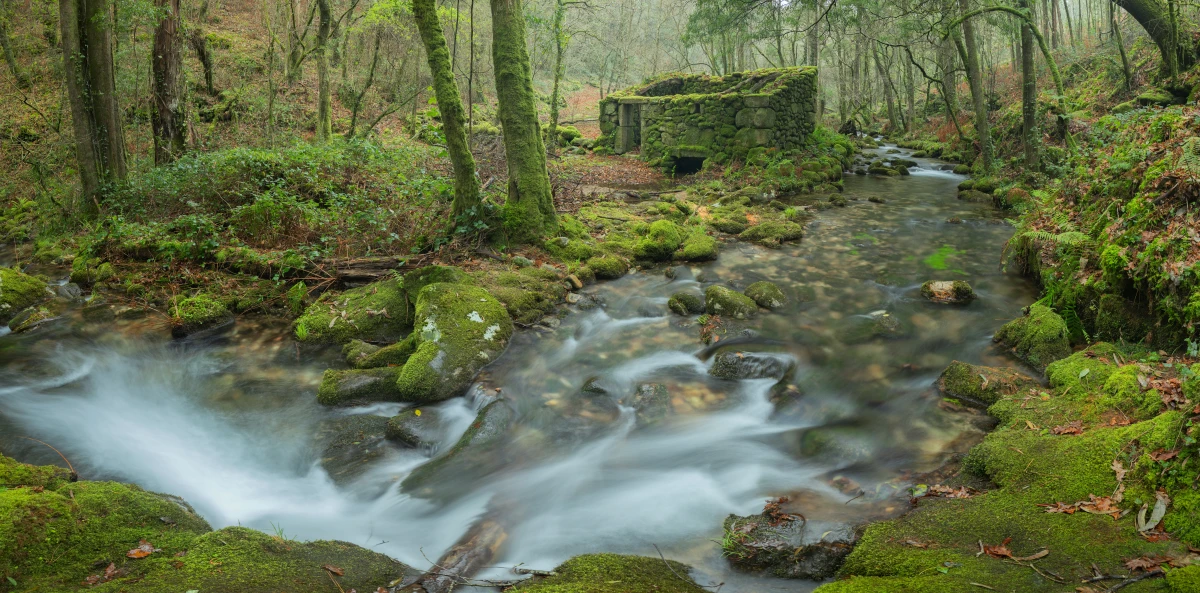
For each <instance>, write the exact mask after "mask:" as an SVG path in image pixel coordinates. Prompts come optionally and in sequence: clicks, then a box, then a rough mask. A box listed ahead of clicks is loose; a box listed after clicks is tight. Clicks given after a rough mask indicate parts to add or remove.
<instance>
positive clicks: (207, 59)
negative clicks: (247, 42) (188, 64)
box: [190, 25, 217, 96]
mask: <svg viewBox="0 0 1200 593" xmlns="http://www.w3.org/2000/svg"><path fill="white" fill-rule="evenodd" d="M190 41H191V43H192V49H193V50H194V51H195V52H196V59H197V60H199V61H200V68H201V69H203V70H204V90H205V91H207V92H208V94H209V95H214V96H215V95H216V94H217V90H216V89H215V88H214V87H213V58H212V51H210V50H209V48H208V35H205V34H204V28H203V27H200V26H198V25H196V26H193V27H192V35H191V38H190Z"/></svg>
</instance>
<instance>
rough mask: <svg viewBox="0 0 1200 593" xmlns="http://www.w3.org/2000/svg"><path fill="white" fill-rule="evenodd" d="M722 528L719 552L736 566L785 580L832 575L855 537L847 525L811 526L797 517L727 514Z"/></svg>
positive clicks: (847, 552) (821, 577) (851, 545)
mask: <svg viewBox="0 0 1200 593" xmlns="http://www.w3.org/2000/svg"><path fill="white" fill-rule="evenodd" d="M724 529H725V535H724V537H723V538H722V540H721V551H722V553H723V554H724V555H725V557H726V558H728V559H729V562H730V563H731V564H733V566H734V567H735V568H737V569H739V570H746V571H754V572H760V571H766V572H769V573H770V574H772V575H774V576H777V577H781V578H788V579H810V580H816V581H820V580H824V579H827V578H829V577H831V576H833V575H834V573H836V572H837V569H838V568H839V567H840V566H841V565H842V562H843V561H844V560H845V558H846V556H848V555H849V554H850V550H851V549H852V547H853V545H854V539H855V538H854V533H853V530H852V529H850V528H849V527H848V526H844V525H842V526H837V525H828V524H824V523H822V524H820V525H816V524H814V525H810V524H809V523H808V521H807V520H803V519H802V518H801V517H798V516H784V517H770V516H767V515H766V514H760V515H751V516H748V517H739V516H737V515H729V516H728V517H727V518H726V519H725V523H724Z"/></svg>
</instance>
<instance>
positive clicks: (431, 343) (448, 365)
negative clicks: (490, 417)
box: [397, 283, 513, 402]
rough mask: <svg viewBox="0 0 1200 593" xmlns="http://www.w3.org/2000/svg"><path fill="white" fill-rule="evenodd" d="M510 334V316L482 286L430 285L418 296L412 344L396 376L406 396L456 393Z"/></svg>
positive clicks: (505, 343)
mask: <svg viewBox="0 0 1200 593" xmlns="http://www.w3.org/2000/svg"><path fill="white" fill-rule="evenodd" d="M512 333H513V323H512V318H511V317H510V316H509V314H508V311H507V310H506V309H505V308H504V305H502V304H501V303H500V301H498V300H496V298H495V297H493V296H492V295H491V294H488V292H487V291H486V290H484V289H482V288H478V287H474V286H467V285H463V284H443V283H438V284H430V285H428V286H426V287H425V288H422V289H421V292H420V293H419V294H418V296H417V315H416V324H415V326H414V330H413V336H414V337H410V338H409V339H411V340H413V341H414V342H413V344H414V346H415V348H414V351H413V353H412V355H411V356H410V357H409V358H408V360H407V361H406V362H405V363H404V366H403V367H401V369H402V370H401V372H400V377H399V380H398V381H397V386H398V388H399V391H400V394H401V397H402V398H403V399H404V400H405V401H414V402H428V401H440V400H443V399H446V398H449V397H453V396H456V395H459V394H460V393H461V392H462V390H463V389H464V388H466V387H467V385H470V383H471V381H472V380H473V379H474V378H475V374H476V373H477V372H479V369H481V368H483V367H484V365H486V364H488V363H489V362H491V361H493V360H495V358H496V357H497V356H499V355H500V353H501V352H503V351H504V349H505V347H507V346H508V339H509V337H510V336H512Z"/></svg>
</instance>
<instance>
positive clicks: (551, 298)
mask: <svg viewBox="0 0 1200 593" xmlns="http://www.w3.org/2000/svg"><path fill="white" fill-rule="evenodd" d="M567 281H569V280H567V279H564V278H562V277H561V276H560V275H559V272H557V271H555V270H550V269H546V268H542V267H528V268H522V269H519V270H517V271H515V272H512V271H507V270H505V271H492V272H481V273H479V274H478V285H479V286H481V287H483V288H485V289H487V291H488V292H489V293H491V295H492V296H494V297H496V300H498V301H500V303H501V304H503V305H504V308H505V309H506V310H507V311H508V314H509V316H511V317H512V319H513V321H515V322H516V323H520V324H524V325H533V324H534V323H537V322H538V321H540V320H541V319H542V318H543V317H545V316H547V315H551V314H553V313H554V311H555V309H556V308H557V307H558V306H559V305H560V304H561V303H562V302H563V300H564V299H565V297H566V296H567V285H566V282H567Z"/></svg>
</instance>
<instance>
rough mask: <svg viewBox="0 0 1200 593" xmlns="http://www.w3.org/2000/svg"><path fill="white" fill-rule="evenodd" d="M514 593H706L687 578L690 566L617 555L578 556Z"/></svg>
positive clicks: (525, 584)
mask: <svg viewBox="0 0 1200 593" xmlns="http://www.w3.org/2000/svg"><path fill="white" fill-rule="evenodd" d="M512 591H514V593H518V592H519V593H703V592H704V591H705V589H702V588H701V587H700V586H699V585H697V584H696V583H695V581H693V580H692V579H691V578H689V577H688V567H687V566H686V565H684V564H680V563H678V562H675V561H674V560H667V561H663V560H662V559H661V558H650V557H645V556H623V555H618V554H587V555H584V556H576V557H574V558H572V559H570V560H567V561H566V562H564V563H562V564H561V565H559V566H558V568H555V569H554V576H548V577H536V578H533V579H530V580H528V581H525V582H522V583H520V584H518V585H517V586H515V587H513V589H512Z"/></svg>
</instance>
